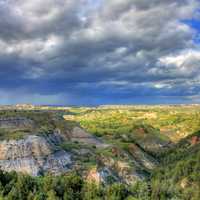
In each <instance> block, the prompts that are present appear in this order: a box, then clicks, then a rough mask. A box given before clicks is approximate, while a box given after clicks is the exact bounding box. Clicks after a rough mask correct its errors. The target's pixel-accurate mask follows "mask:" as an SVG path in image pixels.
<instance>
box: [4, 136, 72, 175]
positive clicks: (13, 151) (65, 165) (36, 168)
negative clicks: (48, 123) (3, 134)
mask: <svg viewBox="0 0 200 200" xmlns="http://www.w3.org/2000/svg"><path fill="white" fill-rule="evenodd" d="M55 137H56V136H53V135H50V136H49V138H48V139H47V138H44V137H42V136H36V135H30V136H28V137H27V138H25V139H21V140H9V141H1V142H0V167H1V169H3V170H5V171H12V170H15V171H17V172H23V173H28V174H30V175H33V176H36V175H39V174H40V173H41V172H44V173H45V172H50V173H53V174H58V173H61V172H65V171H67V170H68V169H69V165H70V164H71V155H70V154H69V153H67V152H66V151H63V150H59V149H58V148H57V147H56V145H54V144H53V140H52V138H55ZM55 142H56V141H55Z"/></svg>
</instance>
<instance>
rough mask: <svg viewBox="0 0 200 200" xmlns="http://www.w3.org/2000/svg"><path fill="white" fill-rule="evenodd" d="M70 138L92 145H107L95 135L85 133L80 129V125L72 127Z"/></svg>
mask: <svg viewBox="0 0 200 200" xmlns="http://www.w3.org/2000/svg"><path fill="white" fill-rule="evenodd" d="M71 140H72V141H77V142H81V143H85V144H90V145H94V146H96V147H107V146H109V145H107V144H105V143H103V142H101V141H100V140H99V139H97V138H96V137H94V136H92V135H91V134H89V133H87V132H86V131H85V130H83V129H81V128H80V127H74V128H73V130H72V133H71Z"/></svg>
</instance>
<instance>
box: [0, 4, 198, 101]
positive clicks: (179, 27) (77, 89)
mask: <svg viewBox="0 0 200 200" xmlns="http://www.w3.org/2000/svg"><path fill="white" fill-rule="evenodd" d="M198 7H199V3H198V1H197V0H173V1H172V0H168V1H166V0H151V1H149V0H109V1H106V0H104V1H103V0H101V1H98V2H97V1H96V2H95V1H89V0H76V1H71V0H58V1H53V0H46V1H42V2H41V1H39V0H28V1H22V0H17V1H16V0H15V1H14V0H7V1H3V0H0V15H1V17H0V94H3V95H5V96H6V100H5V101H1V102H0V103H4V102H8V103H9V98H10V97H11V98H12V96H13V95H14V94H20V95H19V96H20V97H18V98H16V102H18V101H19V102H23V101H26V100H27V101H32V102H37V100H34V99H38V103H40V102H44V101H48V102H50V103H56V102H57V103H74V102H75V103H77V104H79V103H84V102H88V103H89V100H91V103H95V102H96V103H100V101H101V102H102V103H106V102H108V103H111V102H113V103H114V102H115V100H116V97H118V98H120V99H121V100H120V101H119V102H121V103H122V102H123V100H124V102H125V103H128V102H129V103H130V102H134V98H136V99H142V98H143V97H145V96H152V97H160V98H161V99H162V98H163V97H164V96H168V97H169V98H171V97H180V96H181V97H182V98H189V97H191V99H192V96H194V95H195V96H196V95H198V94H199V92H200V88H199V86H198V83H199V82H200V76H199V72H200V66H199V64H198V63H199V61H200V51H199V49H198V48H199V47H198V44H195V42H194V38H195V35H196V34H197V30H195V29H193V28H192V26H190V25H189V24H187V23H184V20H190V19H192V18H193V17H195V16H197V14H196V12H197V9H198ZM8 89H9V90H8ZM31 97H33V98H31ZM140 97H141V98H140ZM74 98H76V100H74ZM31 99H32V100H31ZM63 99H66V100H63ZM77 99H78V100H77ZM126 99H128V100H129V101H126ZM10 102H11V101H10ZM14 102H15V101H14ZM48 102H47V103H48ZM11 103H13V100H12V102H11ZM147 103H148V102H147Z"/></svg>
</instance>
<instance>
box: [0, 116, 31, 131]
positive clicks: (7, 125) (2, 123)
mask: <svg viewBox="0 0 200 200" xmlns="http://www.w3.org/2000/svg"><path fill="white" fill-rule="evenodd" d="M33 124H34V123H33V121H32V120H30V119H26V118H24V117H18V118H16V117H14V118H12V117H10V118H0V128H3V129H15V128H17V129H19V128H30V127H32V126H33Z"/></svg>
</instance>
